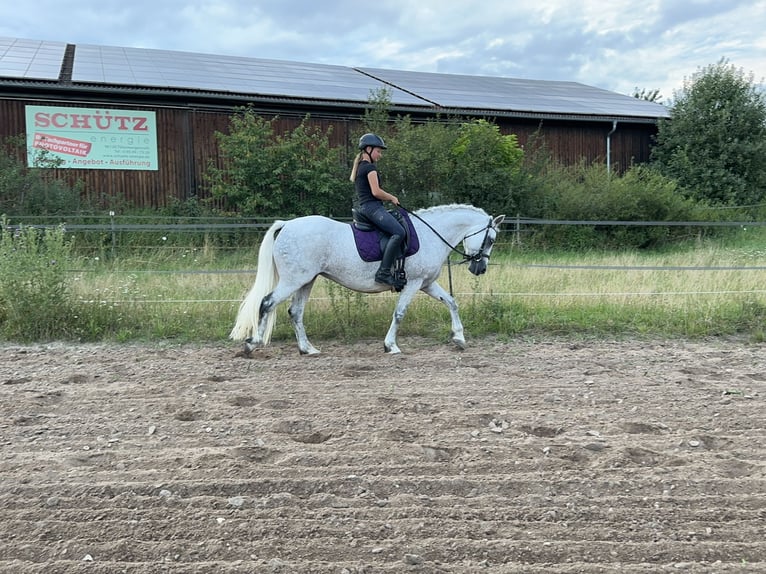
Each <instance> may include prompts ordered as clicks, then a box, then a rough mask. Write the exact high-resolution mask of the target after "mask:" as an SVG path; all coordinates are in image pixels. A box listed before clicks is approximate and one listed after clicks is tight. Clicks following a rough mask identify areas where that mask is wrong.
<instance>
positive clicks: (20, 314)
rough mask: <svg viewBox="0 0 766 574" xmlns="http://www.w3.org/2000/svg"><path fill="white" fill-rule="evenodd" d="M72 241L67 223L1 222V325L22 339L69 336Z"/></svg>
mask: <svg viewBox="0 0 766 574" xmlns="http://www.w3.org/2000/svg"><path fill="white" fill-rule="evenodd" d="M71 249H72V246H71V243H70V242H69V241H67V239H66V236H65V233H64V230H63V228H61V227H57V228H53V229H36V228H34V227H19V228H13V227H9V226H8V225H7V222H6V220H3V222H2V227H0V276H2V278H3V280H2V282H0V330H1V331H2V333H3V335H4V337H5V338H8V339H16V340H22V341H32V340H41V339H43V340H44V339H51V338H60V337H62V335H63V336H64V337H66V336H68V335H69V334H70V332H71V325H72V315H73V311H72V307H71V305H70V299H69V289H68V285H67V280H66V266H67V262H68V259H69V257H70V255H71Z"/></svg>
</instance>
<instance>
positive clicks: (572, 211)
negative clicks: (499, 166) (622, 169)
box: [527, 164, 717, 249]
mask: <svg viewBox="0 0 766 574" xmlns="http://www.w3.org/2000/svg"><path fill="white" fill-rule="evenodd" d="M533 191H534V192H535V193H536V194H537V196H536V197H534V198H528V199H527V204H528V205H529V206H531V207H533V208H536V209H537V211H534V212H532V213H530V214H529V216H531V217H533V218H541V219H553V220H563V221H626V222H627V221H639V222H640V221H646V222H650V221H657V222H665V221H667V222H679V221H681V222H683V221H711V220H714V219H716V218H717V215H715V214H714V213H713V212H712V211H710V210H708V209H706V208H705V207H704V206H703V205H700V204H698V203H696V202H694V201H692V200H689V199H685V198H684V197H683V196H682V195H681V194H680V193H679V192H678V190H677V185H676V183H675V181H674V180H672V179H669V178H667V177H665V176H663V175H661V174H660V173H659V172H657V171H655V170H653V169H652V168H650V167H647V166H634V167H632V168H630V169H629V170H628V171H627V172H626V173H625V174H624V175H623V176H622V177H619V176H616V175H612V174H610V173H608V172H607V170H606V169H605V167H604V166H603V165H601V164H593V165H590V166H585V165H579V166H575V167H572V168H563V167H555V166H552V167H550V169H548V170H547V172H546V173H545V174H542V177H540V179H538V180H537V185H536V187H535V188H534V189H533ZM698 233H699V229H697V228H695V229H691V228H689V227H686V226H666V225H657V226H649V225H647V226H640V225H639V226H636V225H632V226H631V225H563V224H562V225H546V226H545V227H542V228H541V229H539V230H535V232H534V234H533V235H532V240H533V242H534V243H535V244H536V245H538V246H548V247H556V248H562V249H632V248H647V247H657V246H660V245H663V244H666V243H669V242H673V241H678V240H680V239H683V238H687V237H689V236H690V235H695V234H698Z"/></svg>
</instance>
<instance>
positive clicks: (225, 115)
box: [0, 97, 656, 208]
mask: <svg viewBox="0 0 766 574" xmlns="http://www.w3.org/2000/svg"><path fill="white" fill-rule="evenodd" d="M27 104H34V105H57V106H68V107H93V108H98V109H136V110H144V111H154V112H155V113H156V118H157V147H158V163H159V169H158V170H157V171H140V170H89V169H67V170H63V169H62V170H53V171H54V172H55V173H54V176H55V177H58V178H61V179H63V180H65V181H67V182H68V183H69V184H71V185H74V184H75V183H77V182H81V184H82V185H83V190H84V191H83V193H84V194H85V195H86V196H87V197H89V198H91V199H94V200H100V199H105V198H109V204H110V205H115V204H117V205H119V204H120V203H121V202H123V201H124V202H125V203H126V204H128V205H135V206H139V207H147V208H152V207H155V208H156V207H163V206H167V205H168V204H169V203H171V201H172V200H173V199H177V200H181V201H183V200H185V199H188V198H190V197H195V196H196V197H199V198H207V197H209V196H210V192H209V187H208V185H207V183H206V181H205V173H206V171H207V168H208V165H209V164H210V162H214V163H216V165H218V166H219V167H221V163H220V161H221V160H220V156H219V153H218V146H217V139H216V137H215V133H216V132H224V133H226V132H227V130H228V128H229V122H230V118H231V114H232V110H231V109H228V108H216V109H210V108H209V107H208V108H204V107H194V106H189V105H187V106H180V105H179V106H158V105H145V106H143V105H131V104H129V103H122V102H121V103H117V104H115V103H111V104H105V103H103V102H98V101H88V102H85V101H76V102H75V101H68V100H60V99H55V100H54V99H52V98H42V97H41V98H34V99H8V98H0V138H2V139H4V138H6V137H8V136H18V135H22V136H23V135H24V134H25V115H24V107H25V105H27ZM276 113H277V112H273V113H272V112H268V111H265V112H263V117H264V118H266V119H273V118H274V117H275V114H276ZM304 117H305V111H300V110H292V111H290V110H280V111H279V114H278V119H277V121H276V124H275V129H276V131H277V132H279V133H285V132H287V131H289V130H291V129H293V128H295V127H296V126H297V125H299V124H300V122H301V121H302V120H303V119H304ZM359 120H360V118H359V117H358V116H356V117H355V116H352V115H344V114H342V113H338V114H333V115H330V114H327V115H325V116H322V115H321V114H312V115H311V118H310V120H309V123H310V125H312V126H316V127H318V128H319V129H320V130H322V131H323V132H327V131H328V130H332V131H331V136H330V142H331V144H332V145H335V146H340V147H343V148H345V149H346V150H347V153H348V154H349V155H351V154H352V153H353V152H354V151H355V150H354V149H353V146H351V145H350V143H349V142H350V140H351V137H352V136H353V135H355V134H356V133H357V131H358V129H359V125H360V122H359ZM496 121H497V123H498V125H499V126H500V128H501V130H502V131H503V133H514V134H516V135H517V136H518V138H519V143H520V144H521V145H524V146H525V145H527V144H528V143H529V142H530V139H531V138H533V136H535V134H538V135H539V136H541V137H542V138H543V139H544V141H545V143H546V146H547V148H548V149H549V150H550V152H551V154H552V155H553V157H555V158H557V159H558V160H560V161H561V162H562V163H564V164H570V165H571V164H574V163H577V162H579V161H581V160H582V159H585V161H587V162H604V161H605V160H606V137H607V134H608V132H609V131H610V130H611V129H612V125H611V123H607V122H600V123H597V122H593V123H588V122H574V121H570V122H566V121H552V120H546V121H544V122H539V121H525V120H521V119H519V120H508V119H507V118H499V119H496ZM655 133H656V127H655V126H654V125H651V124H646V125H642V124H620V123H618V125H617V130H616V131H615V133H614V134H613V135H612V138H611V142H612V147H611V150H612V151H611V162H612V166H613V167H614V169H615V170H617V171H624V170H625V169H627V167H629V166H630V165H631V164H633V163H641V162H645V161H647V160H648V159H649V157H648V156H649V150H650V144H651V138H652V136H653V135H654V134H655ZM21 155H22V157H23V153H22V154H21Z"/></svg>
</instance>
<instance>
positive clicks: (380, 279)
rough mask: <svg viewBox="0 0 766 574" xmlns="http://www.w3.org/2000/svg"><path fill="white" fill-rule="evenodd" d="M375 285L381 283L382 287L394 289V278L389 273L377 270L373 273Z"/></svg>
mask: <svg viewBox="0 0 766 574" xmlns="http://www.w3.org/2000/svg"><path fill="white" fill-rule="evenodd" d="M375 283H382V284H383V285H389V286H390V287H396V278H395V277H394V276H393V275H392V274H391V272H390V271H387V270H382V269H378V271H377V272H376V273H375Z"/></svg>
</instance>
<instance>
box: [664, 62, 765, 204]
mask: <svg viewBox="0 0 766 574" xmlns="http://www.w3.org/2000/svg"><path fill="white" fill-rule="evenodd" d="M652 160H653V162H654V163H655V165H656V166H657V168H658V169H659V170H660V171H661V172H662V173H663V174H664V175H666V176H668V177H672V178H674V179H676V180H677V181H678V183H679V186H680V188H681V189H682V190H683V192H684V193H685V194H686V195H687V196H688V197H690V198H693V199H696V200H699V201H705V202H708V203H710V204H711V205H738V206H747V205H752V204H756V203H759V202H762V201H763V200H764V196H766V103H765V102H764V95H763V93H762V92H759V91H758V90H757V88H756V85H755V83H754V82H753V77H752V74H751V75H749V76H746V75H745V74H744V72H743V71H742V70H741V69H736V68H735V67H734V66H732V65H730V64H729V63H728V62H727V61H726V60H725V59H722V60H720V61H719V62H718V63H717V64H713V65H710V66H707V67H706V68H704V69H702V70H700V71H698V72H697V73H696V74H694V75H693V76H692V78H691V80H688V79H685V80H684V84H683V89H682V90H681V91H680V92H677V93H676V94H675V99H674V101H673V103H672V106H671V117H670V119H669V120H662V121H660V123H659V127H658V133H657V140H656V146H655V147H654V149H653V151H652Z"/></svg>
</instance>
